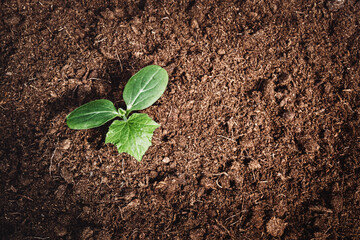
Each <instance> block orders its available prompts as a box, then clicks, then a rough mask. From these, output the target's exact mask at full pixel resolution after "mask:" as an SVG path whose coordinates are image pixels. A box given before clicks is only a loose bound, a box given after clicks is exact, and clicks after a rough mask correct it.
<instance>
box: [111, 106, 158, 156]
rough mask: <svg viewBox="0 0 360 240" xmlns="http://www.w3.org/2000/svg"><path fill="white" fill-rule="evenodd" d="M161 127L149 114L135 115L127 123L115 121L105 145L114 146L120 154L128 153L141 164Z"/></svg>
mask: <svg viewBox="0 0 360 240" xmlns="http://www.w3.org/2000/svg"><path fill="white" fill-rule="evenodd" d="M159 126H160V125H159V124H157V123H156V122H154V121H153V120H152V119H151V118H150V117H149V116H148V115H147V114H145V113H134V114H132V115H131V116H130V118H129V119H128V120H127V121H118V120H115V121H114V122H113V123H112V124H111V125H110V128H109V132H108V133H107V134H106V139H105V143H112V144H114V145H115V146H116V147H117V149H118V151H119V153H122V152H126V153H128V154H130V155H131V156H133V157H134V158H135V159H136V160H138V161H139V162H140V161H141V158H142V156H143V155H144V154H145V152H146V150H148V148H149V147H150V146H151V138H152V136H153V133H154V131H155V129H156V128H158V127H159Z"/></svg>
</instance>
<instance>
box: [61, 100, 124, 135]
mask: <svg viewBox="0 0 360 240" xmlns="http://www.w3.org/2000/svg"><path fill="white" fill-rule="evenodd" d="M117 116H119V113H118V111H117V110H116V108H115V106H114V104H113V103H112V102H111V101H109V100H106V99H100V100H95V101H92V102H88V103H86V104H84V105H82V106H80V107H78V108H77V109H75V110H74V111H72V112H71V113H70V114H69V115H68V116H67V117H66V123H67V125H68V126H69V128H72V129H88V128H95V127H99V126H101V125H103V124H105V123H106V122H108V121H110V120H111V119H114V118H115V117H117Z"/></svg>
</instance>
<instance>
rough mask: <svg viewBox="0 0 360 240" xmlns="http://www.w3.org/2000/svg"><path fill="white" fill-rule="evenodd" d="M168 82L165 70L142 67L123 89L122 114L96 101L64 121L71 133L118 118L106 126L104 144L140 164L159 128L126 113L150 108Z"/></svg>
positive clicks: (106, 102) (142, 117)
mask: <svg viewBox="0 0 360 240" xmlns="http://www.w3.org/2000/svg"><path fill="white" fill-rule="evenodd" d="M168 79H169V77H168V74H167V72H166V70H165V69H163V68H161V67H160V66H156V65H150V66H147V67H144V68H143V69H141V70H140V71H139V72H137V73H136V74H135V75H134V76H132V77H131V78H130V79H129V81H128V82H127V84H126V86H125V88H124V92H123V98H124V101H125V104H126V110H124V109H121V108H119V109H116V107H115V106H114V104H113V103H112V102H111V101H109V100H106V99H99V100H95V101H91V102H88V103H86V104H84V105H82V106H80V107H78V108H77V109H75V110H74V111H72V112H71V113H70V114H69V115H68V116H67V117H66V123H67V125H68V126H69V128H71V129H89V128H96V127H99V126H101V125H104V124H105V123H107V122H108V121H110V120H113V119H114V118H116V117H119V118H121V120H115V121H114V122H113V123H112V124H111V125H110V127H109V131H108V132H107V134H106V138H105V143H112V144H114V145H115V146H116V147H117V149H118V151H119V153H122V152H126V153H128V154H130V155H131V156H133V157H134V158H135V159H136V160H138V161H139V162H140V161H141V159H142V157H143V155H144V154H145V152H146V151H147V150H148V148H149V147H150V146H151V139H152V136H153V134H154V131H155V129H156V128H158V127H159V126H160V125H159V124H157V123H156V122H155V121H153V120H152V119H151V118H150V117H149V116H148V115H147V114H145V113H133V114H130V113H132V112H133V111H138V110H143V109H145V108H147V107H150V106H151V105H153V104H154V103H155V102H156V100H158V99H159V98H160V97H161V95H162V94H163V93H164V91H165V88H166V86H167V84H168Z"/></svg>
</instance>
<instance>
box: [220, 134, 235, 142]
mask: <svg viewBox="0 0 360 240" xmlns="http://www.w3.org/2000/svg"><path fill="white" fill-rule="evenodd" d="M218 137H222V138H225V139H226V140H229V141H232V142H236V141H235V140H234V139H232V138H228V137H225V136H223V135H218Z"/></svg>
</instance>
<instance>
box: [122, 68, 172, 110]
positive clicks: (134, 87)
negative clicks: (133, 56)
mask: <svg viewBox="0 0 360 240" xmlns="http://www.w3.org/2000/svg"><path fill="white" fill-rule="evenodd" d="M168 79H169V77H168V74H167V72H166V70H165V69H163V68H161V67H160V66H156V65H150V66H147V67H144V68H143V69H141V70H140V71H139V72H137V73H136V74H135V75H134V76H132V77H131V78H130V80H129V81H128V83H127V84H126V86H125V89H124V93H123V97H124V101H125V103H126V106H127V112H130V111H135V110H143V109H145V108H147V107H150V106H151V105H152V104H153V103H154V102H156V100H158V99H159V98H160V97H161V95H162V94H163V93H164V91H165V88H166V86H167V83H168Z"/></svg>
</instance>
